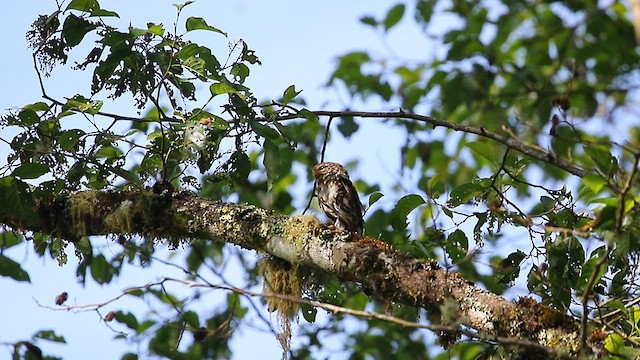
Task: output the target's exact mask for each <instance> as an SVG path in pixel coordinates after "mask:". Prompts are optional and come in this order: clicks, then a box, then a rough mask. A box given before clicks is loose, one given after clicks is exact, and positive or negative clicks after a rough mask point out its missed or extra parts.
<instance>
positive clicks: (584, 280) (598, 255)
mask: <svg viewBox="0 0 640 360" xmlns="http://www.w3.org/2000/svg"><path fill="white" fill-rule="evenodd" d="M605 252H606V249H605V247H604V246H602V247H600V248H598V249H596V250H594V251H593V252H592V253H591V257H590V258H589V260H587V262H586V263H585V264H584V266H583V267H582V272H581V273H580V278H579V279H578V282H577V283H576V290H577V291H579V292H584V291H586V290H588V291H591V290H592V289H586V286H587V285H588V283H589V281H590V280H591V277H592V276H594V272H595V271H598V272H597V273H596V274H595V281H594V282H593V284H592V287H593V286H595V285H598V283H599V282H600V279H602V277H603V276H604V274H606V273H607V270H608V266H607V262H606V261H605V262H604V263H602V264H600V265H598V264H599V263H600V262H601V261H602V257H603V256H604V255H605Z"/></svg>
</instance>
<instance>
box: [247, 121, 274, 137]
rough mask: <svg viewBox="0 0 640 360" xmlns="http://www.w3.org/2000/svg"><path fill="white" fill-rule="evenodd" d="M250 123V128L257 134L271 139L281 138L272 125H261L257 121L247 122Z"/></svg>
mask: <svg viewBox="0 0 640 360" xmlns="http://www.w3.org/2000/svg"><path fill="white" fill-rule="evenodd" d="M249 124H250V125H251V129H252V130H253V131H254V132H255V133H256V134H258V135H260V136H262V137H263V138H265V139H269V140H271V141H276V140H279V139H281V138H282V136H281V135H280V133H278V132H277V131H276V130H274V129H273V128H272V127H270V126H267V125H263V124H261V123H259V122H257V121H251V122H250V123H249Z"/></svg>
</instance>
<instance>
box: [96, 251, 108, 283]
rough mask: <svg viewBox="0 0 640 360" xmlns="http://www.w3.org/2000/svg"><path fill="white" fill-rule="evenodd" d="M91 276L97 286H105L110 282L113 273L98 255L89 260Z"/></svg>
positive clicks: (102, 257)
mask: <svg viewBox="0 0 640 360" xmlns="http://www.w3.org/2000/svg"><path fill="white" fill-rule="evenodd" d="M91 276H92V277H93V279H94V280H95V281H96V282H97V283H98V284H106V283H109V282H110V281H111V278H112V277H113V272H112V271H111V265H109V263H108V262H107V259H106V258H105V257H104V255H102V254H100V255H98V256H96V257H94V258H93V259H91Z"/></svg>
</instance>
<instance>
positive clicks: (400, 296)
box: [0, 191, 580, 354]
mask: <svg viewBox="0 0 640 360" xmlns="http://www.w3.org/2000/svg"><path fill="white" fill-rule="evenodd" d="M35 213H36V214H37V219H36V220H35V221H33V220H29V219H30V218H28V217H26V218H25V219H21V218H19V217H16V216H15V215H13V214H12V216H9V215H8V214H6V213H4V214H1V215H0V223H3V224H5V225H7V226H10V227H13V228H19V229H25V230H31V231H37V232H41V233H45V234H51V235H52V236H54V237H62V238H66V239H70V240H71V241H73V240H74V239H79V238H80V237H82V236H89V235H106V234H140V235H142V236H147V237H152V238H163V239H167V241H168V242H170V243H171V244H172V245H175V246H177V245H178V244H180V243H183V242H187V241H188V239H191V238H199V239H210V240H215V241H222V242H228V243H232V244H235V245H238V246H241V247H243V248H245V249H252V250H258V251H262V252H267V253H269V254H271V255H274V256H276V257H279V258H281V259H284V260H286V261H288V262H290V263H292V264H297V265H301V266H308V267H313V268H317V269H321V270H324V271H326V272H329V273H332V274H334V275H336V276H337V277H338V278H340V279H341V280H343V281H353V282H357V283H359V284H360V285H361V286H362V288H363V291H364V292H365V293H367V294H369V295H375V296H376V297H378V298H380V299H385V300H388V301H393V302H398V303H402V304H406V305H410V306H415V307H421V308H424V309H426V310H427V311H428V313H429V315H430V318H431V319H432V321H433V322H435V323H438V322H439V317H440V314H441V313H440V311H441V310H440V309H441V306H442V305H443V304H445V301H446V302H451V301H455V303H457V305H458V309H459V313H458V314H457V315H458V318H460V319H461V320H462V321H461V323H462V324H463V325H465V326H467V327H469V328H471V329H474V330H475V331H477V332H479V333H483V334H486V335H487V336H493V337H496V338H503V337H504V338H519V339H523V340H530V341H534V342H536V343H538V344H540V345H541V346H545V347H550V348H554V349H556V350H558V351H561V352H565V353H569V354H577V353H578V351H579V345H580V331H579V323H577V322H576V321H574V320H573V319H571V318H570V317H568V316H566V315H565V314H563V313H560V312H559V311H557V310H555V309H552V308H549V307H547V306H544V305H542V304H538V303H536V302H535V301H534V300H532V299H530V298H522V299H520V300H519V301H517V302H516V303H512V302H510V301H507V300H506V299H504V298H502V297H500V296H498V295H496V294H493V293H491V292H488V291H486V290H483V289H480V288H478V287H476V286H474V285H473V284H471V283H469V282H467V281H466V280H465V279H464V278H463V277H462V276H460V275H459V274H456V273H451V272H449V271H447V270H445V269H442V268H440V266H439V265H438V264H437V262H436V261H425V260H420V259H414V258H411V257H409V256H407V255H404V254H401V253H398V252H396V251H394V250H392V249H391V248H390V247H389V246H388V245H386V244H384V243H381V242H380V241H378V240H375V239H371V238H356V239H350V238H349V235H348V234H346V233H336V232H335V230H334V229H332V228H330V227H329V226H326V225H322V224H320V223H319V222H318V220H317V219H316V218H315V217H312V216H292V217H289V216H284V215H282V214H278V213H275V212H273V211H268V210H264V209H260V208H257V207H254V206H251V205H235V204H228V203H220V202H213V201H210V200H207V199H203V198H199V197H196V196H193V195H191V194H187V193H176V194H174V195H173V196H172V195H170V194H161V195H157V194H154V193H151V192H147V191H112V192H98V191H85V192H78V193H74V194H62V195H59V196H58V197H57V198H55V199H53V200H51V201H48V202H45V201H42V200H41V201H39V202H37V205H36V209H35ZM449 315H450V314H449ZM496 341H497V340H496ZM529 351H534V350H531V349H530V350H529Z"/></svg>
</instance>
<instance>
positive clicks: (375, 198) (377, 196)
mask: <svg viewBox="0 0 640 360" xmlns="http://www.w3.org/2000/svg"><path fill="white" fill-rule="evenodd" d="M383 196H384V194H383V193H381V192H379V191H376V192H374V193H373V194H371V196H369V206H371V205H373V204H375V203H376V201H378V200H380V198H382V197H383Z"/></svg>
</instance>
